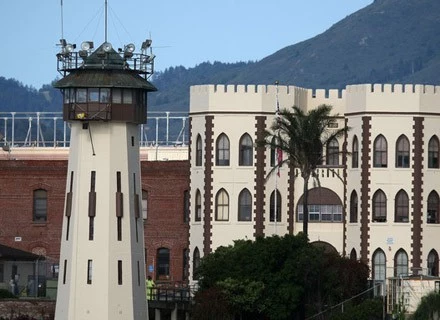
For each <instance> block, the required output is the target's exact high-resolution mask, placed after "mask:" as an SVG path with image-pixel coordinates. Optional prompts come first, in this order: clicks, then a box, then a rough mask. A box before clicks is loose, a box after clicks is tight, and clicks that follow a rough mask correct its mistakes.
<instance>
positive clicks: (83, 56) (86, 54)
mask: <svg viewBox="0 0 440 320" xmlns="http://www.w3.org/2000/svg"><path fill="white" fill-rule="evenodd" d="M79 56H80V57H81V58H83V59H84V58H87V56H88V53H87V50H80V51H79Z"/></svg>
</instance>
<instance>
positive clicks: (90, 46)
mask: <svg viewBox="0 0 440 320" xmlns="http://www.w3.org/2000/svg"><path fill="white" fill-rule="evenodd" d="M81 49H82V50H85V51H88V50H90V49H93V41H84V42H83V43H81Z"/></svg>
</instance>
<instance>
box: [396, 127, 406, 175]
mask: <svg viewBox="0 0 440 320" xmlns="http://www.w3.org/2000/svg"><path fill="white" fill-rule="evenodd" d="M396 168H409V140H408V138H407V137H405V136H404V135H401V136H400V137H399V138H398V139H397V142H396Z"/></svg>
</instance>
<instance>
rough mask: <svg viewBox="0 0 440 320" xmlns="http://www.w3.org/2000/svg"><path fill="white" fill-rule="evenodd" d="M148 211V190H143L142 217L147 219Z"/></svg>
mask: <svg viewBox="0 0 440 320" xmlns="http://www.w3.org/2000/svg"><path fill="white" fill-rule="evenodd" d="M147 212H148V192H147V191H146V190H142V218H144V220H145V219H147Z"/></svg>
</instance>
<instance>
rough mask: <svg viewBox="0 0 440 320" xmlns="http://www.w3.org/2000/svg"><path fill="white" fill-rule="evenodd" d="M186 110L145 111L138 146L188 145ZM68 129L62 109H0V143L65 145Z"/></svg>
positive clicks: (40, 145)
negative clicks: (20, 110)
mask: <svg viewBox="0 0 440 320" xmlns="http://www.w3.org/2000/svg"><path fill="white" fill-rule="evenodd" d="M188 138H189V135H188V113H186V112H169V111H166V112H148V114H147V123H146V124H142V125H140V129H139V143H140V146H161V145H165V146H172V145H187V144H188ZM69 145H70V128H69V125H68V123H66V122H64V121H63V114H62V112H0V146H7V147H11V148H12V147H14V148H16V147H37V148H38V147H69Z"/></svg>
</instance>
